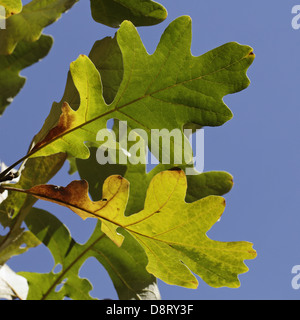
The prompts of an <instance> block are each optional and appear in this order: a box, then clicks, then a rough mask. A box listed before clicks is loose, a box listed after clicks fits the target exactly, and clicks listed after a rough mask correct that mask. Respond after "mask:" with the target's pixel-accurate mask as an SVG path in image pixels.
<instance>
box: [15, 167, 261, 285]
mask: <svg viewBox="0 0 300 320" xmlns="http://www.w3.org/2000/svg"><path fill="white" fill-rule="evenodd" d="M186 190H187V180H186V176H185V174H184V172H183V171H181V170H175V171H174V170H172V171H164V172H161V173H159V174H157V175H156V176H155V177H154V178H153V179H152V181H151V183H150V185H149V188H148V191H147V196H146V200H145V205H144V209H143V210H142V211H140V212H138V213H136V214H133V215H131V216H129V217H126V216H125V215H124V212H125V207H126V201H127V199H128V193H129V183H128V181H127V180H126V179H124V178H122V177H121V176H116V175H114V176H110V177H109V178H108V179H106V181H105V183H104V185H103V193H102V195H103V198H102V199H101V200H100V201H97V202H93V201H91V200H90V198H89V196H88V184H87V182H86V181H85V180H81V181H73V182H71V183H70V184H69V185H68V186H67V187H66V188H64V187H57V186H52V185H40V186H35V187H33V188H31V189H29V190H23V191H21V190H19V191H21V192H25V193H28V194H31V195H33V196H35V197H36V198H38V199H42V200H47V201H51V202H54V203H57V204H60V205H62V206H65V207H67V208H69V209H71V210H72V211H73V212H75V213H76V214H78V215H79V216H80V217H82V218H83V219H86V218H90V217H93V218H98V219H99V220H100V221H101V230H102V232H104V233H105V234H106V235H107V236H108V237H109V238H110V239H111V240H112V241H113V242H114V243H115V244H116V245H117V246H118V247H121V245H122V243H123V241H124V236H123V235H122V234H120V233H118V232H117V229H118V228H121V229H124V230H126V231H127V232H129V233H130V234H131V235H132V236H133V237H134V238H135V239H136V240H137V241H138V242H139V244H140V245H141V246H142V247H143V248H144V250H145V252H146V254H147V257H148V264H147V268H146V269H147V271H148V272H149V273H151V274H153V275H154V276H155V277H157V278H159V279H161V280H163V281H165V282H166V283H168V284H172V285H178V286H183V287H187V288H196V287H197V286H198V282H197V279H196V278H195V276H194V275H193V274H192V273H191V272H194V273H195V274H197V275H199V276H200V277H201V278H202V279H203V280H204V281H205V282H206V283H207V284H209V285H210V286H212V287H223V286H226V287H230V288H237V287H239V285H240V282H239V279H238V275H239V274H242V273H245V272H247V271H248V268H247V266H246V265H245V263H244V260H246V259H254V258H255V257H256V252H255V250H253V248H252V244H251V243H249V242H220V241H215V240H211V239H209V238H208V237H207V235H206V233H207V232H208V231H209V230H210V229H211V227H212V226H213V225H214V224H215V223H216V222H217V221H218V220H219V219H220V217H221V215H222V214H223V211H224V208H225V200H224V198H222V197H219V196H208V197H205V198H203V199H200V200H198V201H195V202H192V203H187V202H186V201H185V197H186Z"/></svg>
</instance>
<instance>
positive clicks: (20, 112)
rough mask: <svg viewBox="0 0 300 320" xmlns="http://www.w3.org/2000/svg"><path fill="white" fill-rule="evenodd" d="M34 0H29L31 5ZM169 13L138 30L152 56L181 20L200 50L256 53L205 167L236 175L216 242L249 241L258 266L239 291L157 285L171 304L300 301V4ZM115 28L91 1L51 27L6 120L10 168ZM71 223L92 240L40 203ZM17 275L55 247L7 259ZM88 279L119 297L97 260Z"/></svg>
mask: <svg viewBox="0 0 300 320" xmlns="http://www.w3.org/2000/svg"><path fill="white" fill-rule="evenodd" d="M27 2H28V1H27ZM160 2H161V3H162V4H163V5H164V6H165V7H166V8H167V10H168V12H169V16H168V18H167V20H166V21H165V22H163V23H161V24H160V25H157V26H154V27H148V28H139V32H140V34H141V37H142V39H143V41H144V44H145V46H146V48H147V50H148V52H149V53H152V52H153V51H154V50H155V48H156V45H157V43H158V41H159V39H160V36H161V34H162V32H163V31H164V29H165V28H166V27H167V25H168V24H169V23H170V22H171V21H173V20H174V19H175V18H177V17H179V16H181V15H189V16H191V18H192V20H193V43H192V53H193V54H194V55H200V54H203V53H205V52H207V51H209V50H211V49H213V48H216V47H218V46H220V45H222V44H224V43H227V42H230V41H236V42H239V43H241V44H247V45H250V46H251V47H253V49H254V53H255V54H256V59H255V61H254V63H253V64H252V66H251V67H250V69H249V72H248V76H249V78H250V80H251V85H250V87H249V88H247V89H246V90H244V91H242V92H240V93H237V94H234V95H230V96H226V97H225V99H224V101H225V102H226V104H227V105H228V106H229V108H230V109H231V110H232V111H233V113H234V118H233V119H232V120H231V121H229V122H227V123H226V124H225V125H223V126H221V127H218V128H207V129H205V171H210V170H224V171H228V172H229V173H231V174H232V175H233V176H234V183H235V184H234V188H233V189H232V191H231V192H230V193H229V194H227V195H226V196H225V198H226V203H227V206H226V210H225V212H224V214H223V216H222V219H221V221H220V222H218V223H217V224H216V225H215V226H214V227H213V228H212V229H211V230H210V231H209V233H208V236H209V237H210V238H212V239H214V240H220V241H240V240H242V241H250V242H253V243H254V248H255V249H256V250H257V254H258V256H257V258H256V259H255V260H251V261H246V264H247V265H248V267H249V272H248V273H246V274H243V275H241V276H240V280H241V287H240V288H239V289H228V288H221V289H214V288H211V287H209V286H208V285H206V284H205V283H204V282H203V281H202V280H201V279H199V287H198V289H196V290H190V289H184V288H180V287H175V286H169V285H166V284H164V283H163V282H161V281H159V288H160V291H161V295H162V298H163V299H195V300H198V299H299V298H300V290H294V289H293V288H292V286H291V280H292V278H293V276H294V275H293V274H292V273H291V270H292V268H293V266H294V265H300V211H299V207H300V183H299V181H300V170H299V166H300V152H299V130H300V129H299V124H300V108H299V107H300V101H299V91H300V81H299V80H300V30H294V29H293V28H292V26H291V20H292V17H293V15H292V13H291V10H292V7H293V6H294V5H297V4H299V5H300V0H299V1H298V3H297V1H296V0H295V1H289V0H284V1H271V0H265V1H259V0H252V1H240V0H227V1H223V0H210V1H202V0H185V1H183V0H160ZM115 32H116V30H115V29H111V28H108V27H105V26H103V25H101V24H97V23H96V22H94V20H93V19H92V17H91V13H90V5H89V1H88V0H80V1H79V3H77V4H76V5H75V6H74V7H73V8H72V9H71V10H70V11H69V12H68V13H66V14H64V15H63V16H62V18H61V19H60V20H59V21H58V22H56V23H55V24H53V25H51V26H50V27H48V28H46V29H45V30H44V33H45V34H49V35H52V36H53V37H54V46H53V48H52V50H51V51H50V54H49V55H48V56H47V57H46V58H45V59H43V60H42V61H41V62H39V63H37V64H35V65H34V66H32V67H30V68H28V69H26V70H24V71H22V75H23V76H26V77H27V78H28V79H27V82H26V85H25V87H24V88H23V90H22V91H21V92H20V93H19V95H18V96H17V97H16V98H15V100H14V101H13V103H12V104H11V105H10V106H9V107H8V108H7V110H6V112H5V113H4V115H3V117H2V118H0V133H1V139H0V150H1V153H0V159H1V160H2V161H4V162H5V163H6V164H8V165H9V164H11V163H13V162H15V161H16V160H17V159H19V158H21V157H22V156H23V155H24V154H25V153H26V151H27V148H28V144H29V143H30V141H31V139H32V137H33V135H34V134H36V133H37V132H38V131H39V129H40V128H41V125H42V123H43V121H44V120H45V118H46V116H47V115H48V113H49V110H50V107H51V105H52V103H53V101H60V99H61V97H62V95H63V92H64V88H65V82H66V76H67V72H68V70H69V65H70V63H71V62H72V61H73V60H75V59H76V58H77V57H78V55H79V54H88V53H89V52H90V50H91V48H92V46H93V44H94V42H95V41H96V40H99V39H102V38H104V37H106V36H113V35H114V33H115ZM67 171H68V164H66V165H65V166H64V168H63V170H62V171H61V172H60V173H59V174H58V175H57V176H56V177H55V178H53V179H52V181H51V183H55V184H58V185H63V186H65V185H67V184H68V183H69V182H70V181H72V180H74V179H77V178H78V176H77V175H73V176H69V175H68V174H67ZM35 206H36V207H39V208H43V209H46V210H48V211H50V212H51V213H53V214H55V215H56V216H57V217H58V218H59V219H60V220H61V221H63V222H64V223H65V224H66V225H67V226H68V228H69V229H70V232H71V234H72V236H73V237H74V239H75V240H76V241H78V242H80V243H84V242H85V241H86V240H87V239H88V238H89V236H90V234H91V233H92V231H93V228H94V225H95V222H94V221H93V220H92V219H88V220H86V221H85V222H83V221H82V220H81V219H80V218H79V217H77V216H76V215H75V214H73V213H72V212H71V211H69V210H68V209H66V208H61V207H59V206H57V205H54V204H53V205H52V204H49V203H44V202H42V201H38V202H37V203H36V205H35ZM8 264H9V266H10V267H11V268H13V269H14V270H15V271H33V272H49V271H50V270H51V268H52V266H53V259H52V256H51V255H50V254H49V252H48V250H47V249H46V248H45V247H43V246H39V247H38V248H36V249H31V250H29V251H28V252H27V253H26V254H24V255H21V256H18V257H16V258H14V259H12V260H10V261H9V263H8ZM80 275H81V276H82V277H87V278H89V279H90V280H91V282H92V283H93V286H94V289H93V291H92V292H91V294H92V295H93V296H94V297H97V298H100V299H102V298H112V299H117V295H116V292H115V290H114V288H113V285H112V282H111V280H110V278H109V277H108V275H107V273H106V271H105V270H104V268H103V267H102V266H101V265H100V264H99V263H98V262H96V260H95V259H92V258H91V259H89V260H87V262H86V263H85V264H84V266H83V268H82V269H81V272H80Z"/></svg>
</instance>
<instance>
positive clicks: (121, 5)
mask: <svg viewBox="0 0 300 320" xmlns="http://www.w3.org/2000/svg"><path fill="white" fill-rule="evenodd" d="M91 10H92V16H93V18H94V20H95V21H97V22H100V23H102V24H105V25H107V26H109V27H114V28H118V27H119V26H120V24H121V23H122V22H123V21H124V20H130V21H131V22H132V23H133V24H134V25H135V26H137V27H138V26H151V25H155V24H158V23H160V22H162V21H164V20H165V19H166V18H167V10H166V9H165V8H164V7H163V6H162V5H160V4H158V3H156V2H154V1H152V0H91Z"/></svg>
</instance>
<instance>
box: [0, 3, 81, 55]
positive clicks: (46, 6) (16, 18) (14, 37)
mask: <svg viewBox="0 0 300 320" xmlns="http://www.w3.org/2000/svg"><path fill="white" fill-rule="evenodd" d="M77 1H78V0H43V1H41V0H32V1H31V2H29V3H28V4H26V5H25V6H24V7H23V10H22V11H21V12H20V13H19V14H15V15H13V16H11V17H9V18H8V19H7V20H6V29H1V30H0V54H11V53H12V52H13V51H14V49H15V47H16V45H17V44H18V42H20V41H22V40H24V41H28V42H34V41H37V40H38V39H39V38H40V36H41V33H42V30H43V29H44V28H45V27H47V26H48V25H50V24H51V23H53V22H55V21H56V20H57V19H58V18H59V17H60V16H61V14H62V13H63V12H65V11H66V10H68V9H70V8H71V7H72V6H73V5H74V4H75V3H76V2H77Z"/></svg>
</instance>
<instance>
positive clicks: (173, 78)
mask: <svg viewBox="0 0 300 320" xmlns="http://www.w3.org/2000/svg"><path fill="white" fill-rule="evenodd" d="M117 41H118V44H119V47H120V49H121V52H122V56H123V63H124V75H123V80H122V83H121V85H120V88H119V90H118V93H117V95H116V97H115V99H114V101H113V102H112V103H111V104H110V105H108V104H106V102H105V100H104V98H103V95H102V92H103V88H102V83H101V77H100V74H99V72H98V71H97V69H96V67H95V66H94V64H93V63H92V62H91V60H90V59H89V58H87V57H86V56H84V55H81V56H80V57H79V58H78V59H77V60H76V61H75V62H73V63H72V64H71V67H70V71H71V75H72V78H73V81H74V84H75V86H76V88H77V90H78V92H79V95H80V101H81V104H80V106H79V108H78V110H77V111H74V110H73V109H72V108H71V107H70V106H69V104H68V103H64V104H63V105H62V114H61V116H60V119H59V122H58V124H57V126H55V127H54V128H52V129H51V130H50V131H49V133H48V134H47V135H46V137H45V138H44V139H43V140H41V141H39V142H38V143H37V144H36V146H35V147H34V148H33V149H32V150H31V151H30V153H29V154H28V156H30V157H36V156H45V155H50V154H53V153H57V152H67V153H68V154H69V155H70V156H74V157H77V158H83V159H86V158H88V157H89V150H88V148H87V147H86V146H85V145H84V142H85V141H95V138H96V134H97V132H98V130H99V129H101V128H105V127H106V122H107V121H108V120H109V119H111V118H116V119H120V120H124V121H127V122H128V126H129V127H131V128H140V129H143V130H146V132H147V133H149V132H150V130H151V128H157V129H162V128H164V129H167V130H169V131H171V130H172V129H175V128H179V129H182V128H183V126H184V125H185V124H186V123H195V124H198V125H199V126H218V125H221V124H223V123H224V122H226V121H228V120H229V119H230V118H231V117H232V113H231V111H230V110H229V109H228V108H227V106H226V105H225V104H224V102H223V100H222V98H223V96H224V95H226V94H229V93H234V92H237V91H240V90H242V89H244V88H246V87H247V86H248V85H249V79H248V77H247V76H246V70H247V69H248V67H249V66H250V64H251V63H252V61H253V58H254V55H253V53H252V49H251V48H250V47H248V46H241V45H239V44H237V43H229V44H226V45H224V46H221V47H219V48H217V49H215V50H212V51H210V52H208V53H207V54H205V55H202V56H200V57H193V56H192V55H191V53H190V45H191V21H190V18H189V17H181V18H178V19H176V20H175V21H174V22H173V23H171V25H170V26H169V27H168V28H167V30H166V31H165V33H164V35H163V37H162V39H161V42H160V44H159V45H158V48H157V50H156V52H155V53H154V54H153V55H148V53H147V52H146V50H145V48H144V46H143V44H142V42H141V39H140V37H139V35H138V33H137V31H136V29H135V27H134V26H133V25H132V23H130V22H124V23H123V24H122V26H121V28H120V29H119V31H118V33H117ZM158 114H159V115H160V116H159V117H157V115H158Z"/></svg>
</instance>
